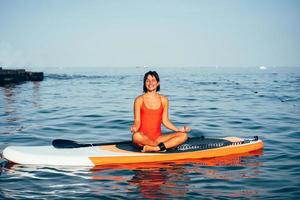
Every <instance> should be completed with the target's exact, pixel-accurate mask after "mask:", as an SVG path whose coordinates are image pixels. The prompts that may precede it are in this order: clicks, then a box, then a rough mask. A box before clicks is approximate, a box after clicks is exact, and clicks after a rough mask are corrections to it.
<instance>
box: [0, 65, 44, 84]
mask: <svg viewBox="0 0 300 200" xmlns="http://www.w3.org/2000/svg"><path fill="white" fill-rule="evenodd" d="M43 79H44V73H43V72H27V71H26V70H25V69H2V67H0V86H2V85H7V84H11V83H22V82H25V81H42V80H43Z"/></svg>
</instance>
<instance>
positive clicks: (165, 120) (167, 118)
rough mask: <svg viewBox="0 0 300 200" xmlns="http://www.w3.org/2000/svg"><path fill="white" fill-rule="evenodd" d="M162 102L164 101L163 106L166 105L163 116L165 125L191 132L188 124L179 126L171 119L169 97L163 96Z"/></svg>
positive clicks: (176, 130) (171, 128)
mask: <svg viewBox="0 0 300 200" xmlns="http://www.w3.org/2000/svg"><path fill="white" fill-rule="evenodd" d="M162 103H163V107H164V111H163V116H162V123H163V125H164V126H165V127H166V128H168V129H170V130H173V131H175V132H179V131H180V132H186V133H187V132H189V131H190V130H191V128H190V127H188V126H184V127H182V128H180V129H179V128H177V127H176V126H175V125H174V124H173V123H172V122H171V121H170V120H169V101H168V98H167V97H162Z"/></svg>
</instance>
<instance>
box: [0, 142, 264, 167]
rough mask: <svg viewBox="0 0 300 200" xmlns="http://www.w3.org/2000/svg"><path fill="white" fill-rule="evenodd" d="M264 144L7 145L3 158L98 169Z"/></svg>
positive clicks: (237, 150)
mask: <svg viewBox="0 0 300 200" xmlns="http://www.w3.org/2000/svg"><path fill="white" fill-rule="evenodd" d="M263 146H264V144H263V141H262V140H260V139H258V138H257V137H255V139H240V138H238V140H236V138H235V141H234V142H232V141H230V140H227V139H218V138H204V137H194V138H189V139H188V140H187V141H186V142H185V143H184V144H182V145H180V146H178V147H177V148H174V149H170V150H168V151H166V152H155V153H143V152H140V151H139V149H137V148H135V147H134V146H133V145H132V143H131V142H130V141H128V142H121V143H116V144H109V145H107V144H105V145H99V146H90V147H81V148H65V149H64V148H55V147H53V146H8V147H6V148H5V149H4V150H3V153H2V154H3V157H4V158H5V159H7V160H8V161H10V162H13V163H17V164H32V165H56V166H98V165H105V164H129V163H146V162H169V161H176V160H184V159H200V158H214V157H221V156H228V155H233V154H240V153H246V152H251V151H255V150H259V149H262V148H263Z"/></svg>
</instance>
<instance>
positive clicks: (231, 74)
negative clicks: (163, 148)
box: [0, 67, 300, 199]
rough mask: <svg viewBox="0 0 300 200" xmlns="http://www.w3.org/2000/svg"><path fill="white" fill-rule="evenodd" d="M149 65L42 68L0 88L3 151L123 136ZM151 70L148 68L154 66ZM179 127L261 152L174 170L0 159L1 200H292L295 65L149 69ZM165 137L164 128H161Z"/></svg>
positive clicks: (297, 112)
mask: <svg viewBox="0 0 300 200" xmlns="http://www.w3.org/2000/svg"><path fill="white" fill-rule="evenodd" d="M148 70H149V69H148V68H135V67H132V68H100V69H96V68H81V69H70V68H66V69H62V68H57V69H54V68H53V69H46V70H45V80H44V81H42V82H39V83H33V82H27V83H24V84H19V85H11V86H5V87H0V151H2V150H3V149H4V148H5V147H6V146H10V145H26V146H30V145H50V144H51V141H52V140H53V139H57V138H63V139H71V140H76V141H78V142H82V143H85V142H114V141H123V140H128V139H130V135H131V134H130V131H129V127H130V126H131V124H132V121H133V120H132V118H133V113H132V108H133V101H134V97H135V96H137V95H139V94H141V92H142V79H143V74H144V73H145V72H146V71H148ZM152 70H153V69H152ZM154 70H156V71H157V72H158V73H159V75H160V78H161V93H162V94H164V95H167V96H168V97H169V101H170V108H169V114H170V119H171V121H172V122H173V123H174V124H176V125H177V126H183V125H185V124H186V125H189V126H190V127H191V128H192V131H191V133H190V136H202V135H204V136H206V137H226V136H237V137H243V138H251V137H253V136H255V135H257V136H259V138H260V139H262V140H263V141H264V143H265V148H264V150H263V151H259V152H254V153H252V154H249V155H239V156H229V157H224V158H219V159H206V160H194V161H188V162H175V163H148V164H141V165H116V166H102V167H101V166H100V167H96V168H87V167H51V166H28V165H11V164H8V163H7V162H5V161H4V160H3V159H2V160H1V174H0V184H1V187H0V199H232V198H233V199H299V197H300V153H299V152H300V68H288V67H271V68H267V69H266V70H260V69H258V68H244V67H240V68H204V67H202V68H156V69H154ZM165 131H166V130H165Z"/></svg>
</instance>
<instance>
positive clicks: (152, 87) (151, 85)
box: [145, 75, 159, 92]
mask: <svg viewBox="0 0 300 200" xmlns="http://www.w3.org/2000/svg"><path fill="white" fill-rule="evenodd" d="M145 86H146V88H147V90H148V92H152V91H156V90H157V87H158V86H159V82H158V81H157V80H156V78H155V77H154V76H151V75H148V77H147V79H146V84H145Z"/></svg>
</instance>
